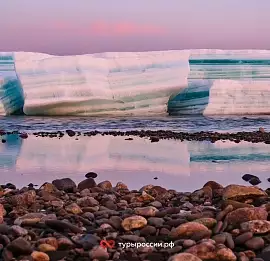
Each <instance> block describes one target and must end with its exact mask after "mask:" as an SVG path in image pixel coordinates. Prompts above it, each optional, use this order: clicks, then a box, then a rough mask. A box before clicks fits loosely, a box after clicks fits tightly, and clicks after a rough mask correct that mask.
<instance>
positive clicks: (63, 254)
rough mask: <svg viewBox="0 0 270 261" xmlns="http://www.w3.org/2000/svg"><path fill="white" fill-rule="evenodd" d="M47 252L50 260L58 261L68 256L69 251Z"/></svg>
mask: <svg viewBox="0 0 270 261" xmlns="http://www.w3.org/2000/svg"><path fill="white" fill-rule="evenodd" d="M46 254H47V255H48V256H49V257H50V261H58V260H62V259H64V258H65V257H67V256H68V254H69V251H49V252H47V253H46Z"/></svg>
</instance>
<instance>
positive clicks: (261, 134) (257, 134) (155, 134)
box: [0, 128, 270, 144]
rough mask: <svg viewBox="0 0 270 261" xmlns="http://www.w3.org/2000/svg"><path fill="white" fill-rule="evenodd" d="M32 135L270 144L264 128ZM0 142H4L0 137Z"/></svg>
mask: <svg viewBox="0 0 270 261" xmlns="http://www.w3.org/2000/svg"><path fill="white" fill-rule="evenodd" d="M10 134H18V135H19V136H20V137H21V138H22V139H27V137H28V134H27V133H19V132H17V131H13V132H6V131H4V130H0V136H4V135H10ZM33 135H35V136H37V137H49V138H62V137H63V136H65V135H67V136H69V137H75V138H77V139H78V138H79V136H88V137H91V136H96V135H112V136H127V137H129V136H134V137H140V138H149V139H150V140H151V142H158V141H159V140H161V139H175V140H181V141H184V140H187V141H211V142H213V143H214V142H216V141H219V140H224V141H226V140H229V141H232V142H235V143H239V142H241V141H247V142H252V143H259V142H263V143H265V144H270V132H266V131H265V130H264V128H259V130H258V131H254V132H237V133H219V132H203V131H202V132H196V133H186V132H173V131H168V130H157V131H152V130H134V131H106V132H102V131H90V132H87V131H86V132H81V131H74V130H66V131H55V132H43V131H40V132H35V133H33ZM132 139H133V138H132V137H129V138H127V140H132ZM2 142H5V140H4V139H2Z"/></svg>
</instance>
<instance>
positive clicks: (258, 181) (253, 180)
mask: <svg viewBox="0 0 270 261" xmlns="http://www.w3.org/2000/svg"><path fill="white" fill-rule="evenodd" d="M248 182H249V183H250V184H251V185H253V186H256V185H258V184H260V183H262V182H261V180H260V179H259V178H258V177H254V178H251V179H250V180H249V181H248Z"/></svg>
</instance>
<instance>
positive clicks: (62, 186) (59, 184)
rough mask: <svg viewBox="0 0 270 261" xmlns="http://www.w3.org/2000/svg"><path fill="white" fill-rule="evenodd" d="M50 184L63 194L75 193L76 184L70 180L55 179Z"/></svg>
mask: <svg viewBox="0 0 270 261" xmlns="http://www.w3.org/2000/svg"><path fill="white" fill-rule="evenodd" d="M52 184H53V185H54V186H55V187H56V188H57V189H58V190H63V191H65V192H70V193H72V192H75V190H76V184H75V182H74V181H73V180H72V179H70V178H63V179H56V180H54V181H53V182H52Z"/></svg>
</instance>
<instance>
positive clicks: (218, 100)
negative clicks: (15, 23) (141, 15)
mask: <svg viewBox="0 0 270 261" xmlns="http://www.w3.org/2000/svg"><path fill="white" fill-rule="evenodd" d="M0 98H1V103H0V113H1V114H6V115H9V114H14V113H20V112H21V111H22V110H23V112H24V113H25V114H26V115H90V116H100V115H113V116H118V115H123V116H129V115H151V114H154V115H156V114H166V113H169V114H171V115H181V114H188V115H189V114H204V115H228V114H235V115H244V114H270V51H264V50H238V51H235V50H234V51H225V50H182V51H159V52H140V53H135V52H134V53H125V52H123V53H100V54H89V55H78V56H52V55H47V54H41V53H27V52H14V53H0Z"/></svg>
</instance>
